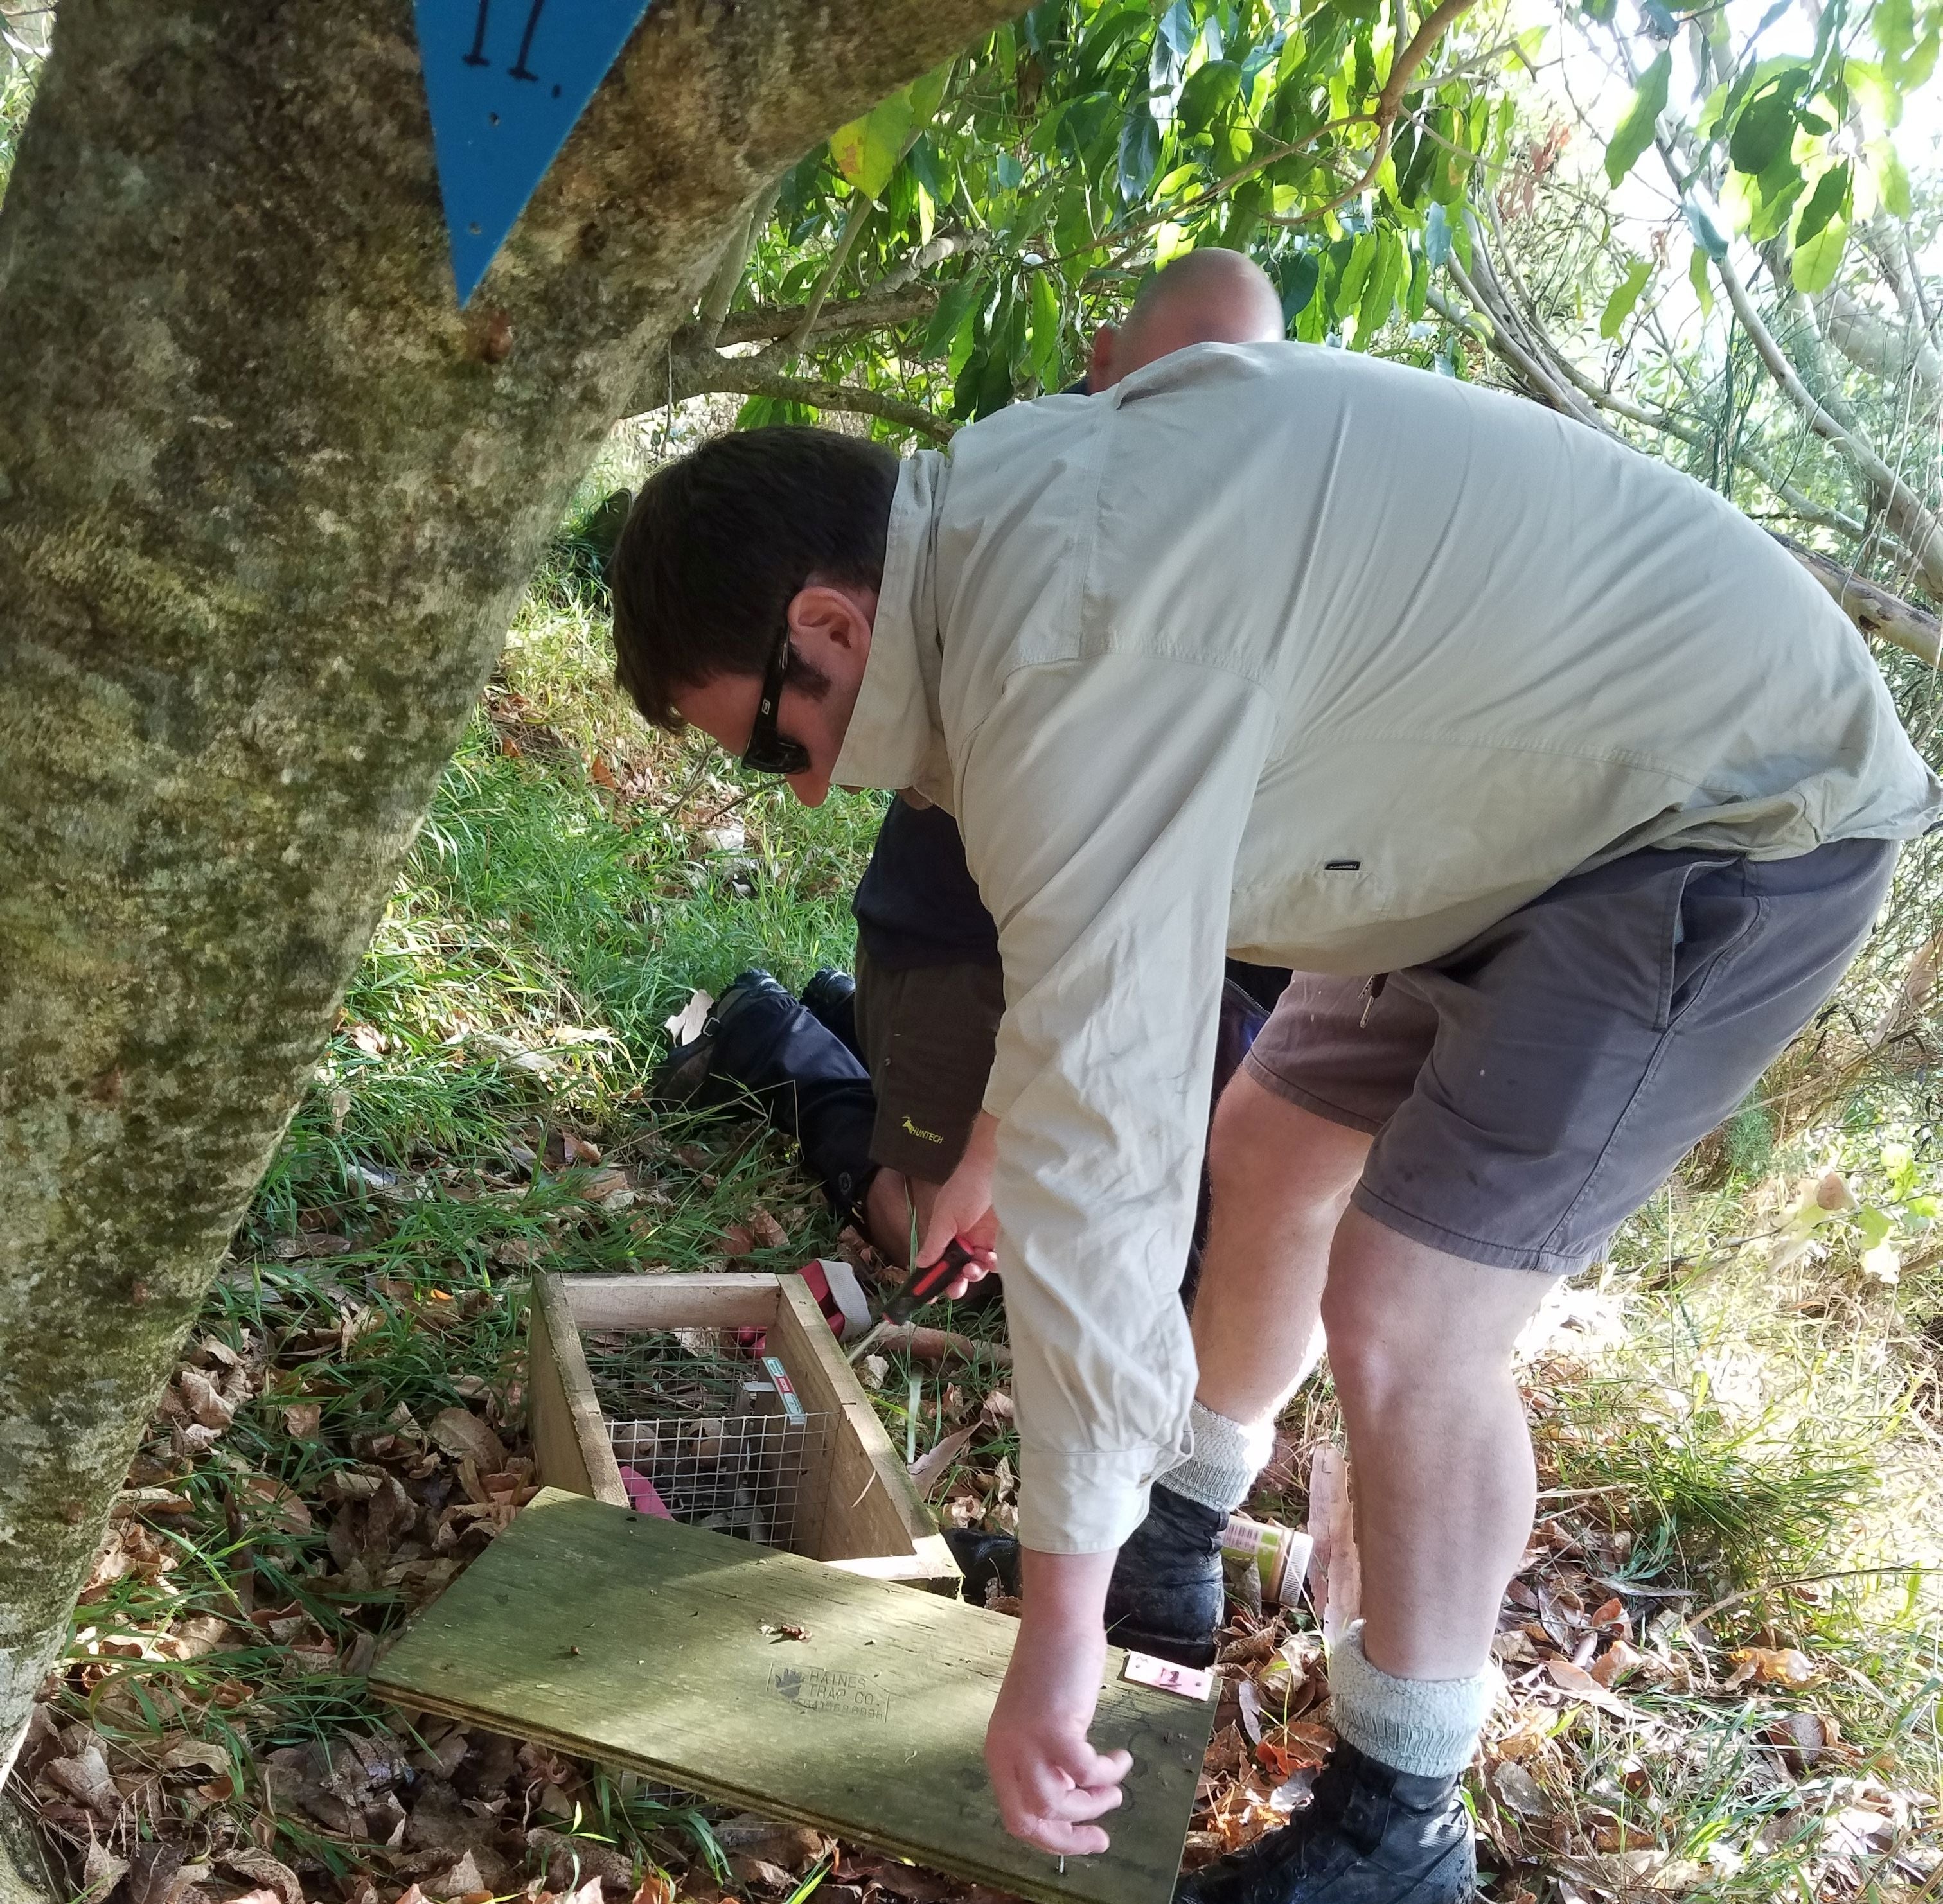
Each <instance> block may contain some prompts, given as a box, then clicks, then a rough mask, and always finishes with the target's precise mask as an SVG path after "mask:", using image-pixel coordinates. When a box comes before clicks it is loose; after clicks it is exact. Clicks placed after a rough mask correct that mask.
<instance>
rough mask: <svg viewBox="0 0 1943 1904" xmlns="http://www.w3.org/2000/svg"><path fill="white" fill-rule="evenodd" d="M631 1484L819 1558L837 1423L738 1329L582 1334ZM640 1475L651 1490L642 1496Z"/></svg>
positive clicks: (742, 1532) (694, 1517)
mask: <svg viewBox="0 0 1943 1904" xmlns="http://www.w3.org/2000/svg"><path fill="white" fill-rule="evenodd" d="M582 1347H583V1348H585V1351H586V1354H587V1366H588V1373H589V1374H590V1375H591V1376H592V1377H593V1379H594V1394H596V1396H597V1397H598V1398H599V1400H600V1412H601V1414H602V1415H603V1418H604V1419H605V1420H606V1424H607V1438H608V1440H609V1443H610V1444H611V1445H612V1448H613V1450H614V1458H615V1461H618V1462H619V1464H620V1465H621V1467H622V1480H623V1481H624V1482H628V1491H629V1493H630V1495H631V1496H634V1497H635V1501H636V1505H637V1506H643V1505H647V1506H649V1507H652V1498H656V1497H658V1499H659V1501H660V1502H661V1504H662V1505H663V1506H665V1507H666V1508H667V1510H668V1513H669V1514H670V1515H671V1516H673V1517H674V1519H676V1520H678V1521H685V1522H687V1523H688V1524H689V1525H690V1526H692V1527H705V1528H709V1529H711V1531H714V1532H716V1533H718V1534H729V1535H735V1536H736V1537H737V1538H739V1539H741V1540H745V1541H754V1542H756V1543H757V1544H758V1545H759V1546H762V1547H781V1548H786V1549H787V1550H789V1551H790V1552H791V1553H801V1554H806V1555H808V1556H810V1557H811V1558H812V1559H814V1558H815V1557H816V1553H817V1543H818V1537H819V1535H820V1534H821V1531H822V1525H823V1510H824V1503H825V1501H827V1498H828V1490H829V1480H830V1441H831V1436H832V1433H833V1425H834V1424H833V1417H831V1416H830V1415H827V1414H824V1413H815V1414H812V1413H810V1412H808V1411H806V1409H804V1408H803V1404H802V1403H801V1401H800V1400H799V1399H798V1397H797V1394H796V1392H795V1390H794V1388H793V1386H792V1384H790V1380H789V1377H788V1375H787V1373H786V1372H784V1369H783V1368H782V1365H781V1363H779V1362H778V1361H776V1360H775V1358H773V1357H764V1356H763V1355H760V1354H757V1353H755V1352H754V1351H751V1350H750V1349H748V1348H744V1346H742V1345H741V1343H740V1342H739V1341H738V1340H737V1338H736V1335H735V1332H732V1331H722V1330H717V1329H652V1330H649V1329H637V1330H631V1331H628V1332H619V1331H600V1332H591V1333H589V1334H588V1335H585V1336H583V1338H582ZM630 1470H631V1473H632V1476H634V1477H635V1479H638V1480H640V1481H644V1482H646V1483H647V1484H648V1486H649V1488H651V1489H652V1490H653V1496H652V1497H643V1495H638V1494H637V1491H636V1488H635V1486H634V1481H633V1480H631V1479H630Z"/></svg>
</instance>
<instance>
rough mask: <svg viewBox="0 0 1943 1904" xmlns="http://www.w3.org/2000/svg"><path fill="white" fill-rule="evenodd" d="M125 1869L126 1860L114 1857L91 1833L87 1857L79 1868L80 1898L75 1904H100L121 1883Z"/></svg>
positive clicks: (126, 1866) (88, 1840)
mask: <svg viewBox="0 0 1943 1904" xmlns="http://www.w3.org/2000/svg"><path fill="white" fill-rule="evenodd" d="M127 1869H128V1860H127V1859H126V1858H118V1857H116V1856H115V1855H114V1853H112V1852H111V1851H109V1850H108V1849H107V1848H106V1846H104V1845H103V1844H100V1842H98V1841H97V1839H96V1838H95V1836H94V1833H93V1832H90V1833H89V1834H88V1838H87V1856H86V1858H85V1859H84V1860H83V1862H82V1864H81V1896H79V1898H78V1899H76V1900H75V1904H101V1900H102V1899H103V1898H104V1897H106V1896H107V1895H108V1893H109V1892H110V1891H112V1890H113V1889H114V1888H115V1886H116V1885H117V1884H119V1883H121V1880H122V1878H123V1877H124V1875H126V1874H127Z"/></svg>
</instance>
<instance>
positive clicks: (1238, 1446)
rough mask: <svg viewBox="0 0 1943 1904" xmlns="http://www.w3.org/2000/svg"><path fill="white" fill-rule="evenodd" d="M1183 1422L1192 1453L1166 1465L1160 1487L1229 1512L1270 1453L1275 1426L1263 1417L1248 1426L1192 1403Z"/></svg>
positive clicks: (1246, 1490) (1241, 1496) (1264, 1463)
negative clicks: (1190, 1437) (1261, 1420)
mask: <svg viewBox="0 0 1943 1904" xmlns="http://www.w3.org/2000/svg"><path fill="white" fill-rule="evenodd" d="M1187 1425H1188V1428H1189V1432H1190V1433H1192V1435H1193V1441H1194V1452H1193V1453H1192V1454H1191V1455H1189V1456H1188V1458H1186V1461H1183V1462H1182V1463H1181V1464H1180V1466H1179V1467H1171V1468H1169V1469H1168V1470H1167V1472H1166V1473H1165V1474H1163V1475H1162V1476H1161V1477H1160V1485H1162V1487H1164V1488H1171V1489H1173V1490H1174V1492H1175V1493H1176V1494H1178V1495H1186V1498H1188V1499H1189V1501H1199V1502H1200V1504H1202V1507H1214V1508H1217V1509H1218V1510H1220V1512H1221V1513H1224V1514H1232V1513H1233V1512H1234V1511H1235V1509H1236V1508H1237V1507H1240V1506H1241V1504H1242V1502H1243V1501H1245V1500H1247V1499H1248V1490H1249V1489H1251V1487H1253V1486H1254V1484H1255V1476H1257V1474H1259V1473H1260V1472H1261V1471H1262V1470H1263V1467H1266V1465H1267V1463H1268V1458H1269V1455H1272V1454H1273V1453H1274V1452H1275V1424H1274V1423H1273V1422H1272V1421H1263V1422H1261V1423H1260V1424H1257V1426H1254V1427H1250V1426H1249V1425H1248V1424H1247V1423H1246V1422H1242V1421H1230V1420H1229V1418H1227V1416H1226V1415H1217V1414H1216V1413H1215V1412H1214V1410H1213V1409H1211V1408H1203V1407H1202V1406H1201V1404H1200V1403H1199V1402H1196V1403H1195V1404H1194V1406H1193V1409H1192V1410H1191V1411H1190V1412H1189V1415H1188V1418H1187Z"/></svg>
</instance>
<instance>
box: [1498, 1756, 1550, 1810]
mask: <svg viewBox="0 0 1943 1904" xmlns="http://www.w3.org/2000/svg"><path fill="white" fill-rule="evenodd" d="M1491 1783H1492V1784H1493V1786H1494V1787H1496V1791H1497V1794H1498V1796H1499V1798H1502V1799H1503V1801H1505V1803H1506V1804H1508V1805H1509V1806H1510V1807H1511V1808H1512V1810H1514V1811H1515V1812H1516V1813H1517V1814H1518V1816H1519V1817H1521V1818H1543V1817H1547V1816H1549V1814H1550V1812H1551V1810H1552V1807H1551V1806H1550V1805H1549V1804H1548V1803H1547V1802H1546V1801H1545V1794H1544V1792H1542V1791H1541V1790H1539V1783H1538V1780H1536V1779H1535V1778H1533V1777H1532V1775H1531V1774H1530V1773H1529V1772H1528V1771H1526V1770H1525V1768H1524V1766H1522V1765H1521V1764H1519V1763H1518V1761H1517V1760H1516V1759H1515V1758H1506V1759H1503V1760H1502V1761H1500V1762H1499V1764H1497V1765H1496V1767H1495V1768H1493V1771H1492V1773H1491Z"/></svg>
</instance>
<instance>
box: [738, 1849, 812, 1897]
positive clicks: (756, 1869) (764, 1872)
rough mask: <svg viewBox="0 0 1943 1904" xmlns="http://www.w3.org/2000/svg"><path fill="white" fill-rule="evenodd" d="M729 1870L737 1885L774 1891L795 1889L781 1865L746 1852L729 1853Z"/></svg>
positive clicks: (793, 1883)
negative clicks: (754, 1885)
mask: <svg viewBox="0 0 1943 1904" xmlns="http://www.w3.org/2000/svg"><path fill="white" fill-rule="evenodd" d="M729 1871H730V1872H731V1873H732V1875H733V1876H734V1878H735V1881H736V1882H737V1883H738V1884H757V1885H760V1886H761V1887H763V1888H764V1889H766V1890H776V1891H790V1890H794V1889H795V1888H796V1885H795V1881H794V1880H793V1878H791V1877H790V1874H789V1873H788V1872H787V1871H785V1870H784V1869H783V1868H782V1866H781V1865H776V1864H772V1863H769V1860H768V1859H766V1858H759V1857H757V1856H754V1855H753V1854H751V1853H749V1852H747V1851H731V1852H730V1853H729Z"/></svg>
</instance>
